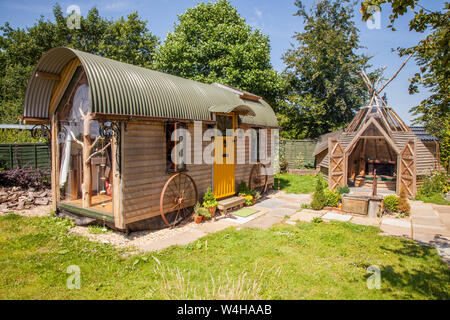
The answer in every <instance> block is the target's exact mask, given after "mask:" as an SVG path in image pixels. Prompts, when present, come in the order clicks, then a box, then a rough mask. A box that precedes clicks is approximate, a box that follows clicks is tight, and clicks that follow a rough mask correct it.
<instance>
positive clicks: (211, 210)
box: [208, 206, 217, 218]
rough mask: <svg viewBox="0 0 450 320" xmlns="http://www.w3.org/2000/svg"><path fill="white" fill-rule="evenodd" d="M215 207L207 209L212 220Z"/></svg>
mask: <svg viewBox="0 0 450 320" xmlns="http://www.w3.org/2000/svg"><path fill="white" fill-rule="evenodd" d="M216 210H217V206H215V207H210V208H208V211H209V213H211V218H214V215H215V214H216Z"/></svg>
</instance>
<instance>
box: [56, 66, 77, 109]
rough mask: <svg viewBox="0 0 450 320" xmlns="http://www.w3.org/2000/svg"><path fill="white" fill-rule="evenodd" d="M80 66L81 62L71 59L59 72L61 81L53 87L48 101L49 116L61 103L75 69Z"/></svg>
mask: <svg viewBox="0 0 450 320" xmlns="http://www.w3.org/2000/svg"><path fill="white" fill-rule="evenodd" d="M79 66H81V61H80V60H79V59H78V58H74V59H72V60H71V61H70V62H69V63H67V65H66V66H65V67H64V69H63V70H62V71H61V80H60V81H59V82H57V83H55V85H54V86H53V91H52V97H51V99H50V106H49V114H52V113H53V112H55V110H56V108H57V107H58V105H59V102H60V101H61V99H62V97H63V95H64V92H65V91H66V89H67V87H68V85H69V83H70V81H71V80H72V77H73V75H74V73H75V71H76V70H77V68H78V67H79Z"/></svg>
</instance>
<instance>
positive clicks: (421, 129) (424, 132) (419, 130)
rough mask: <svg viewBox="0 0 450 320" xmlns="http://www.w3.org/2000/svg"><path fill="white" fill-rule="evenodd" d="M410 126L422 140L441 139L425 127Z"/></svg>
mask: <svg viewBox="0 0 450 320" xmlns="http://www.w3.org/2000/svg"><path fill="white" fill-rule="evenodd" d="M409 128H410V129H411V131H412V132H414V134H415V135H416V136H418V137H419V139H420V140H422V141H439V139H438V138H436V137H433V136H432V135H431V134H429V133H428V132H427V130H426V129H425V127H409Z"/></svg>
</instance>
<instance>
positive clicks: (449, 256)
mask: <svg viewBox="0 0 450 320" xmlns="http://www.w3.org/2000/svg"><path fill="white" fill-rule="evenodd" d="M433 245H434V247H435V248H436V250H437V252H438V254H439V256H441V258H442V260H444V261H445V262H447V263H448V264H450V237H449V238H442V237H441V238H438V239H436V238H435V239H434V244H433Z"/></svg>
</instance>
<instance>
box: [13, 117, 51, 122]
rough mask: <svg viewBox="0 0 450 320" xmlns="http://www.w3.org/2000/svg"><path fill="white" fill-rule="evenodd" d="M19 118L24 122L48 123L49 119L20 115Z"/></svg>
mask: <svg viewBox="0 0 450 320" xmlns="http://www.w3.org/2000/svg"><path fill="white" fill-rule="evenodd" d="M20 120H22V122H23V123H24V124H50V119H48V118H29V117H20Z"/></svg>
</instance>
